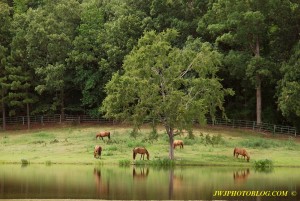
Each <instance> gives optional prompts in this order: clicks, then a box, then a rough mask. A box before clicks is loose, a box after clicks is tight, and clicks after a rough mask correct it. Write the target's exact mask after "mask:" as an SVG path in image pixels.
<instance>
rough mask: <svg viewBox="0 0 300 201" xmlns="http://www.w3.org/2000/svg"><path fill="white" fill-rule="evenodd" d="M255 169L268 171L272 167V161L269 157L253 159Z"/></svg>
mask: <svg viewBox="0 0 300 201" xmlns="http://www.w3.org/2000/svg"><path fill="white" fill-rule="evenodd" d="M254 167H255V170H258V171H263V172H270V171H272V169H273V161H272V160H269V159H264V160H258V161H254Z"/></svg>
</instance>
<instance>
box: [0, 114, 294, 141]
mask: <svg viewBox="0 0 300 201" xmlns="http://www.w3.org/2000/svg"><path fill="white" fill-rule="evenodd" d="M29 119H30V123H33V124H42V125H43V124H51V123H61V122H62V121H65V122H67V123H76V124H80V123H109V124H114V123H115V121H113V120H110V119H105V118H101V117H98V118H97V117H90V116H88V115H67V114H66V115H65V116H64V119H62V116H61V115H59V114H55V115H37V116H30V118H29ZM149 121H150V120H149ZM5 122H6V124H7V125H24V126H26V125H27V117H26V116H18V117H6V121H5ZM147 122H148V121H147ZM2 123H3V122H2V118H0V125H1V126H2ZM207 124H208V125H211V126H226V127H231V128H243V129H251V130H255V131H259V132H270V133H273V134H287V135H293V136H295V137H296V136H297V130H296V128H295V127H292V126H283V125H274V124H268V123H261V124H257V122H256V121H246V120H234V119H221V118H216V119H215V120H212V119H207Z"/></svg>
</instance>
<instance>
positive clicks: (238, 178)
mask: <svg viewBox="0 0 300 201" xmlns="http://www.w3.org/2000/svg"><path fill="white" fill-rule="evenodd" d="M249 175H250V170H249V168H247V169H244V170H238V171H235V172H233V180H234V183H236V184H241V183H244V182H246V181H247V179H248V176H249Z"/></svg>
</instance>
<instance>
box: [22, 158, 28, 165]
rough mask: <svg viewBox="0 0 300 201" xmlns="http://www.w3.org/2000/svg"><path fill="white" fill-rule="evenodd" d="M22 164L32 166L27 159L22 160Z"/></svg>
mask: <svg viewBox="0 0 300 201" xmlns="http://www.w3.org/2000/svg"><path fill="white" fill-rule="evenodd" d="M21 163H22V165H28V164H30V162H29V160H27V159H21Z"/></svg>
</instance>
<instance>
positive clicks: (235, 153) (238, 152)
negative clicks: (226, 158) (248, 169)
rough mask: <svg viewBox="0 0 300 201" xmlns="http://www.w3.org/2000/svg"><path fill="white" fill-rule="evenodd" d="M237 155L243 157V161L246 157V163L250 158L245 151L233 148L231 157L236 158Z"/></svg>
mask: <svg viewBox="0 0 300 201" xmlns="http://www.w3.org/2000/svg"><path fill="white" fill-rule="evenodd" d="M239 155H242V156H244V159H245V157H247V162H249V160H250V156H249V154H248V153H247V151H246V150H245V149H241V148H234V150H233V156H236V157H237V158H238V157H239Z"/></svg>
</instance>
